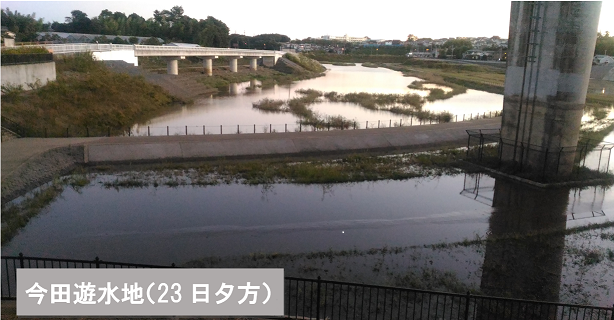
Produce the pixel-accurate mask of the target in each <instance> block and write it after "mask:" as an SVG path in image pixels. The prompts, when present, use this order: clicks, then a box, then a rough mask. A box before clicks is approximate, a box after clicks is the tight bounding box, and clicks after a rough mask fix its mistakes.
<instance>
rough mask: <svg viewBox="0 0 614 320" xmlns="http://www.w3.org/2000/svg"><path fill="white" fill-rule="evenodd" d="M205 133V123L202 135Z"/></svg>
mask: <svg viewBox="0 0 614 320" xmlns="http://www.w3.org/2000/svg"><path fill="white" fill-rule="evenodd" d="M204 135H205V125H203V136H204Z"/></svg>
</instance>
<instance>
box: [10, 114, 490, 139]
mask: <svg viewBox="0 0 614 320" xmlns="http://www.w3.org/2000/svg"><path fill="white" fill-rule="evenodd" d="M500 115H501V112H498V111H496V112H483V113H471V114H466V115H465V114H463V115H455V116H452V117H451V118H447V117H441V116H431V117H429V118H425V119H418V118H416V117H409V118H397V119H386V120H369V121H351V120H337V121H335V120H334V118H330V119H327V120H323V121H317V122H306V121H297V122H296V123H283V124H273V123H267V124H236V125H187V126H144V125H143V126H135V127H130V128H121V127H109V126H107V127H100V126H89V127H85V126H70V127H66V128H54V129H50V128H42V129H38V130H35V129H30V128H26V127H25V126H21V125H19V124H17V123H16V122H14V121H12V120H11V119H8V118H6V117H4V116H3V117H2V126H4V127H7V128H9V126H15V125H17V126H19V127H21V132H22V133H20V135H21V136H22V137H40V138H43V137H44V138H63V137H110V136H179V135H182V136H186V135H210V134H256V133H280V132H311V131H331V130H358V129H380V128H395V127H411V126H418V125H430V124H438V123H446V122H463V121H471V120H477V119H488V118H495V117H499V116H500ZM9 129H10V128H9ZM13 131H14V130H13Z"/></svg>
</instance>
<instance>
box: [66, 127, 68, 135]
mask: <svg viewBox="0 0 614 320" xmlns="http://www.w3.org/2000/svg"><path fill="white" fill-rule="evenodd" d="M66 138H68V127H66Z"/></svg>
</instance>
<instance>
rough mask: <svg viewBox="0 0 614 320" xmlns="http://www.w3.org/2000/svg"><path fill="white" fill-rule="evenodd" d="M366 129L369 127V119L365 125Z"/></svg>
mask: <svg viewBox="0 0 614 320" xmlns="http://www.w3.org/2000/svg"><path fill="white" fill-rule="evenodd" d="M365 129H369V121H367V124H366V125H365Z"/></svg>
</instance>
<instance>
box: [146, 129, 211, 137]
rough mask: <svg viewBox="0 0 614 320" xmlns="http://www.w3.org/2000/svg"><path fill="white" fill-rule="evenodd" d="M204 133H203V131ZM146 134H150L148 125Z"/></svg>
mask: <svg viewBox="0 0 614 320" xmlns="http://www.w3.org/2000/svg"><path fill="white" fill-rule="evenodd" d="M203 134H204V133H203ZM147 136H148V137H149V136H150V132H149V126H147Z"/></svg>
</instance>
